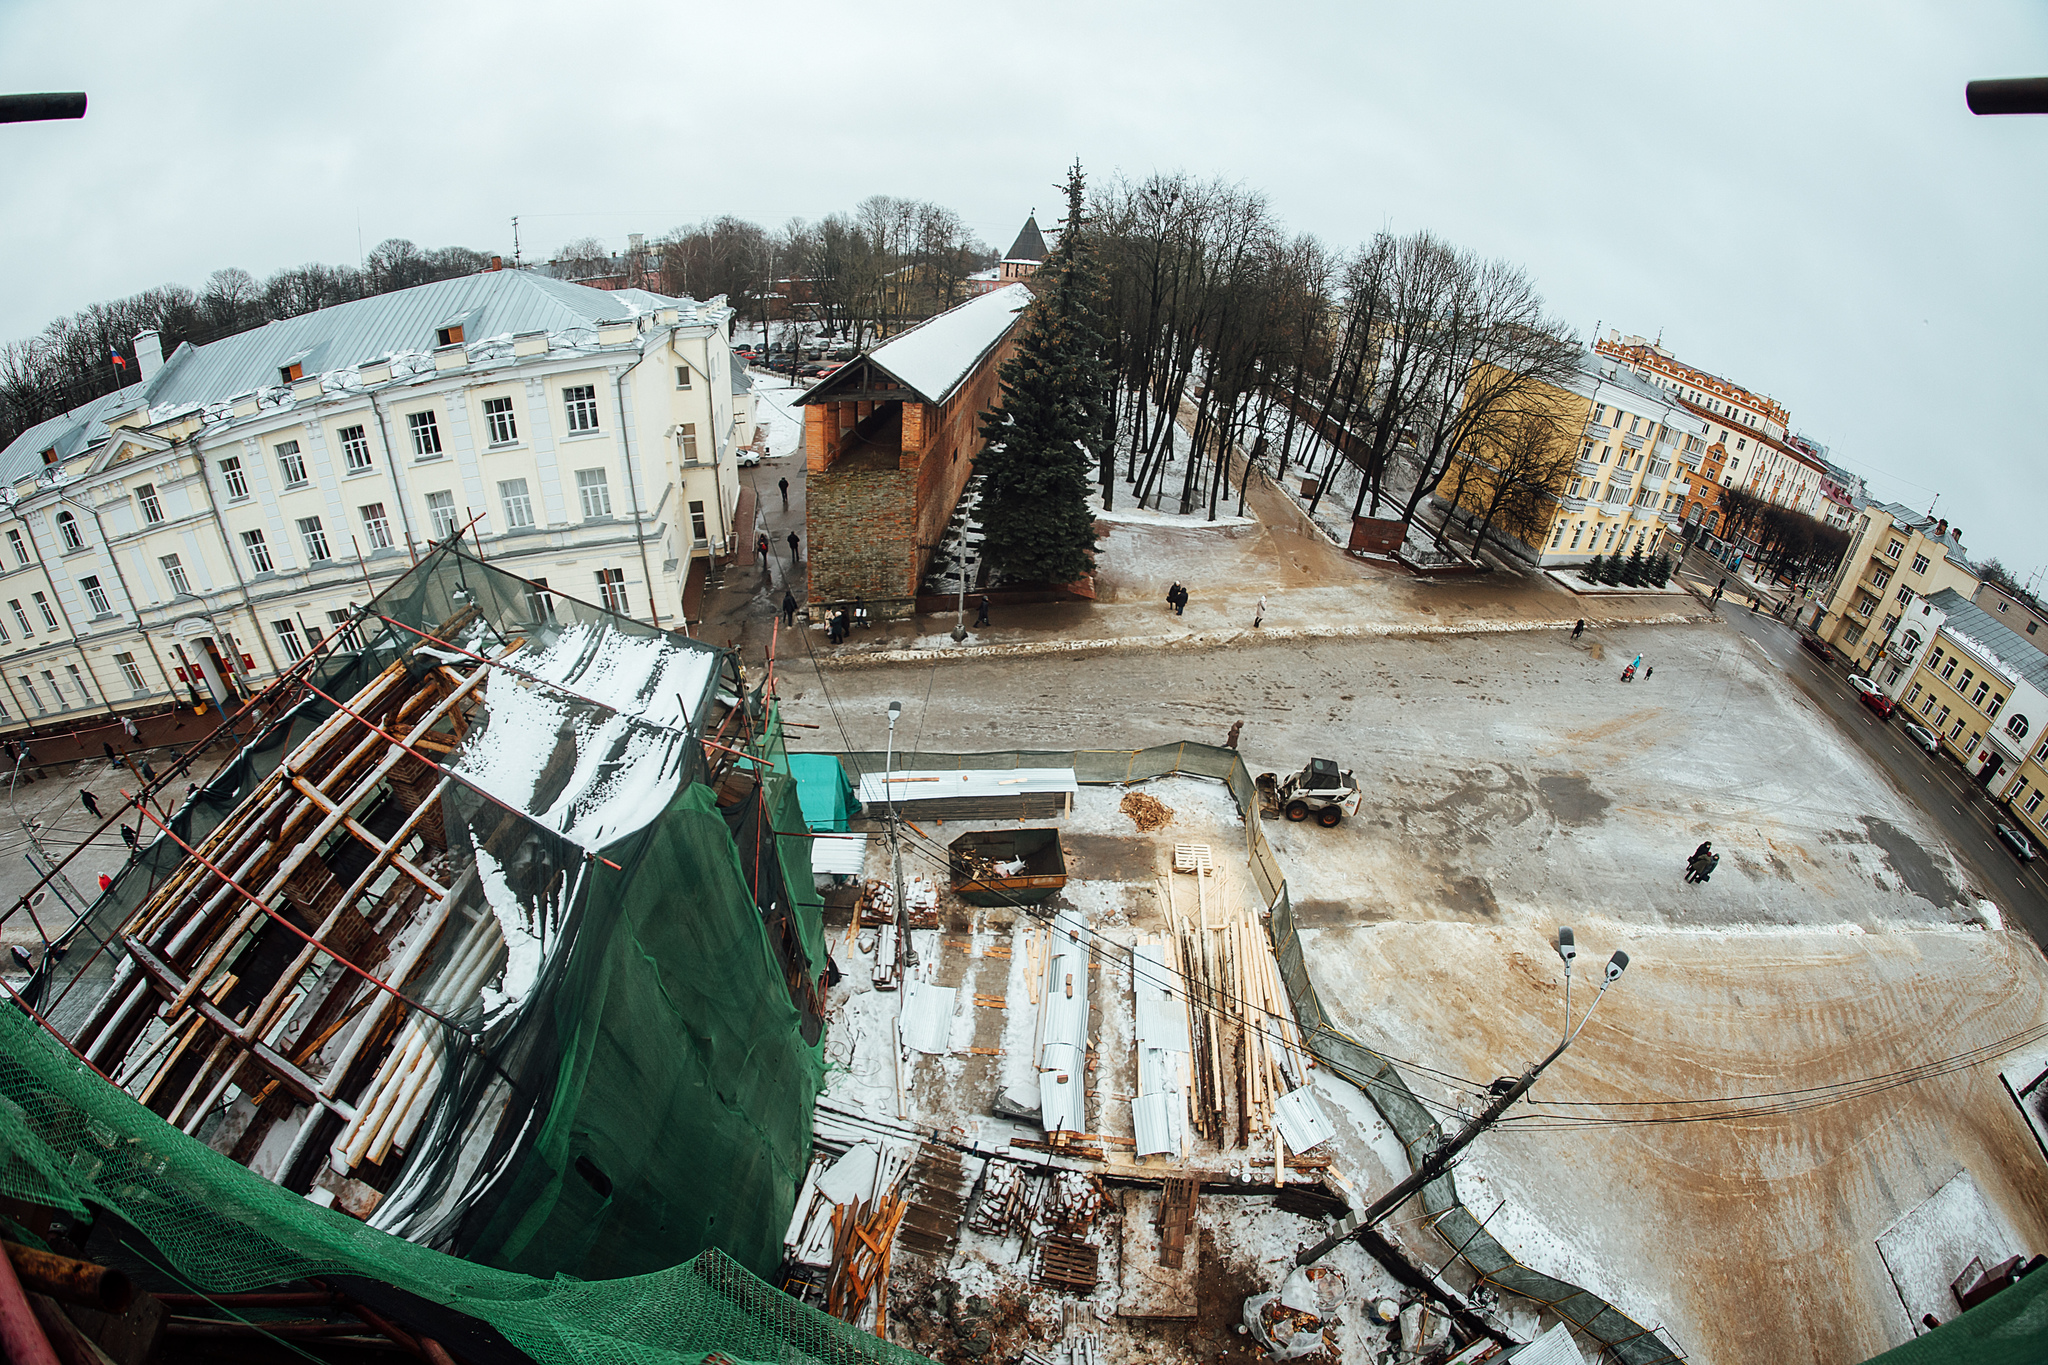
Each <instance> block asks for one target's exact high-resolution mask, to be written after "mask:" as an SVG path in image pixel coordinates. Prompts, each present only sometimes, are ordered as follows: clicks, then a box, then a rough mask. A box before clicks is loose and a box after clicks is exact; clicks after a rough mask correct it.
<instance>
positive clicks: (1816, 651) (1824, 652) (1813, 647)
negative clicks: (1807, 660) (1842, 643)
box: [1799, 635, 1835, 664]
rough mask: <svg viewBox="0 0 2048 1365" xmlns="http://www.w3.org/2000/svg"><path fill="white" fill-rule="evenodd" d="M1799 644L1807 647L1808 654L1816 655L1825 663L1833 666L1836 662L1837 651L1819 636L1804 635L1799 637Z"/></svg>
mask: <svg viewBox="0 0 2048 1365" xmlns="http://www.w3.org/2000/svg"><path fill="white" fill-rule="evenodd" d="M1799 643H1800V644H1801V645H1803V646H1805V648H1806V652H1807V653H1809V654H1812V655H1814V656H1815V657H1816V658H1818V659H1820V660H1821V661H1822V662H1823V663H1830V664H1831V663H1833V662H1834V661H1835V651H1834V650H1833V649H1832V648H1830V647H1829V645H1828V642H1827V641H1826V640H1823V639H1821V638H1820V637H1819V636H1818V635H1802V636H1800V637H1799Z"/></svg>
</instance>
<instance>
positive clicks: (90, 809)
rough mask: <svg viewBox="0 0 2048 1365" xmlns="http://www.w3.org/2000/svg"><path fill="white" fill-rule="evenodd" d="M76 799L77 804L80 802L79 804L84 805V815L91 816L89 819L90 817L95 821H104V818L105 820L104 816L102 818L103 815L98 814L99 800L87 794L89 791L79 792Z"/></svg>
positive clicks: (89, 793)
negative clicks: (77, 800)
mask: <svg viewBox="0 0 2048 1365" xmlns="http://www.w3.org/2000/svg"><path fill="white" fill-rule="evenodd" d="M78 799H79V802H80V803H81V804H82V805H84V807H85V813H86V814H87V815H90V816H91V817H92V818H93V819H95V820H103V819H105V818H106V817H105V816H103V815H101V814H100V802H99V798H98V797H96V796H94V795H93V794H92V793H91V792H89V791H81V792H79V793H78Z"/></svg>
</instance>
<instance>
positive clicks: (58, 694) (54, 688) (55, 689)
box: [43, 668, 64, 711]
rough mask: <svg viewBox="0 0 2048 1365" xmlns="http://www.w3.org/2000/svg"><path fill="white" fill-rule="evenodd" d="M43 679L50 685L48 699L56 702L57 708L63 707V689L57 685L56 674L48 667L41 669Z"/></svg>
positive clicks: (61, 708)
mask: <svg viewBox="0 0 2048 1365" xmlns="http://www.w3.org/2000/svg"><path fill="white" fill-rule="evenodd" d="M43 681H44V682H46V683H48V684H49V685H50V700H52V701H54V702H55V703H57V709H58V710H60V711H61V710H63V709H64V689H63V688H62V687H61V686H59V685H58V682H57V675H56V674H55V673H52V672H51V671H50V670H49V669H47V668H46V669H44V670H43Z"/></svg>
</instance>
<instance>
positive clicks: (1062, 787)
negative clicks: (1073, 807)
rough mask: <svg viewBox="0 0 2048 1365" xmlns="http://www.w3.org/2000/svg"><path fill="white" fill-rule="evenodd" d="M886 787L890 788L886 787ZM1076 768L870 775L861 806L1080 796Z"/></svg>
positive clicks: (862, 787) (862, 788)
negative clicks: (1047, 794) (964, 798)
mask: <svg viewBox="0 0 2048 1365" xmlns="http://www.w3.org/2000/svg"><path fill="white" fill-rule="evenodd" d="M885 784H886V786H885ZM1080 789H1081V788H1080V784H1079V783H1078V782H1077V781H1076V780H1075V778H1074V770H1073V769H1072V768H956V769H953V770H951V771H933V770H931V769H926V768H920V769H918V770H917V771H915V772H910V771H906V770H901V769H899V770H897V771H896V772H893V773H868V774H867V775H866V776H864V777H862V778H861V780H860V803H861V805H863V806H870V805H872V806H881V805H886V804H888V803H889V802H891V801H894V802H896V803H897V804H899V805H900V804H902V803H903V802H905V801H950V800H953V799H954V798H956V797H962V796H977V797H979V796H1037V795H1040V794H1041V793H1045V792H1067V793H1071V792H1077V791H1079V790H1080Z"/></svg>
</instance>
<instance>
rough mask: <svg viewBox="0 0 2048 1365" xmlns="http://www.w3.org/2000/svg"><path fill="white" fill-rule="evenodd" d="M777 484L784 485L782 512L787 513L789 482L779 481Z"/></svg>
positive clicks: (785, 480) (786, 480)
mask: <svg viewBox="0 0 2048 1365" xmlns="http://www.w3.org/2000/svg"><path fill="white" fill-rule="evenodd" d="M776 482H777V483H779V484H781V485H782V510H783V511H785V512H787V511H788V510H789V480H788V479H777V480H776Z"/></svg>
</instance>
